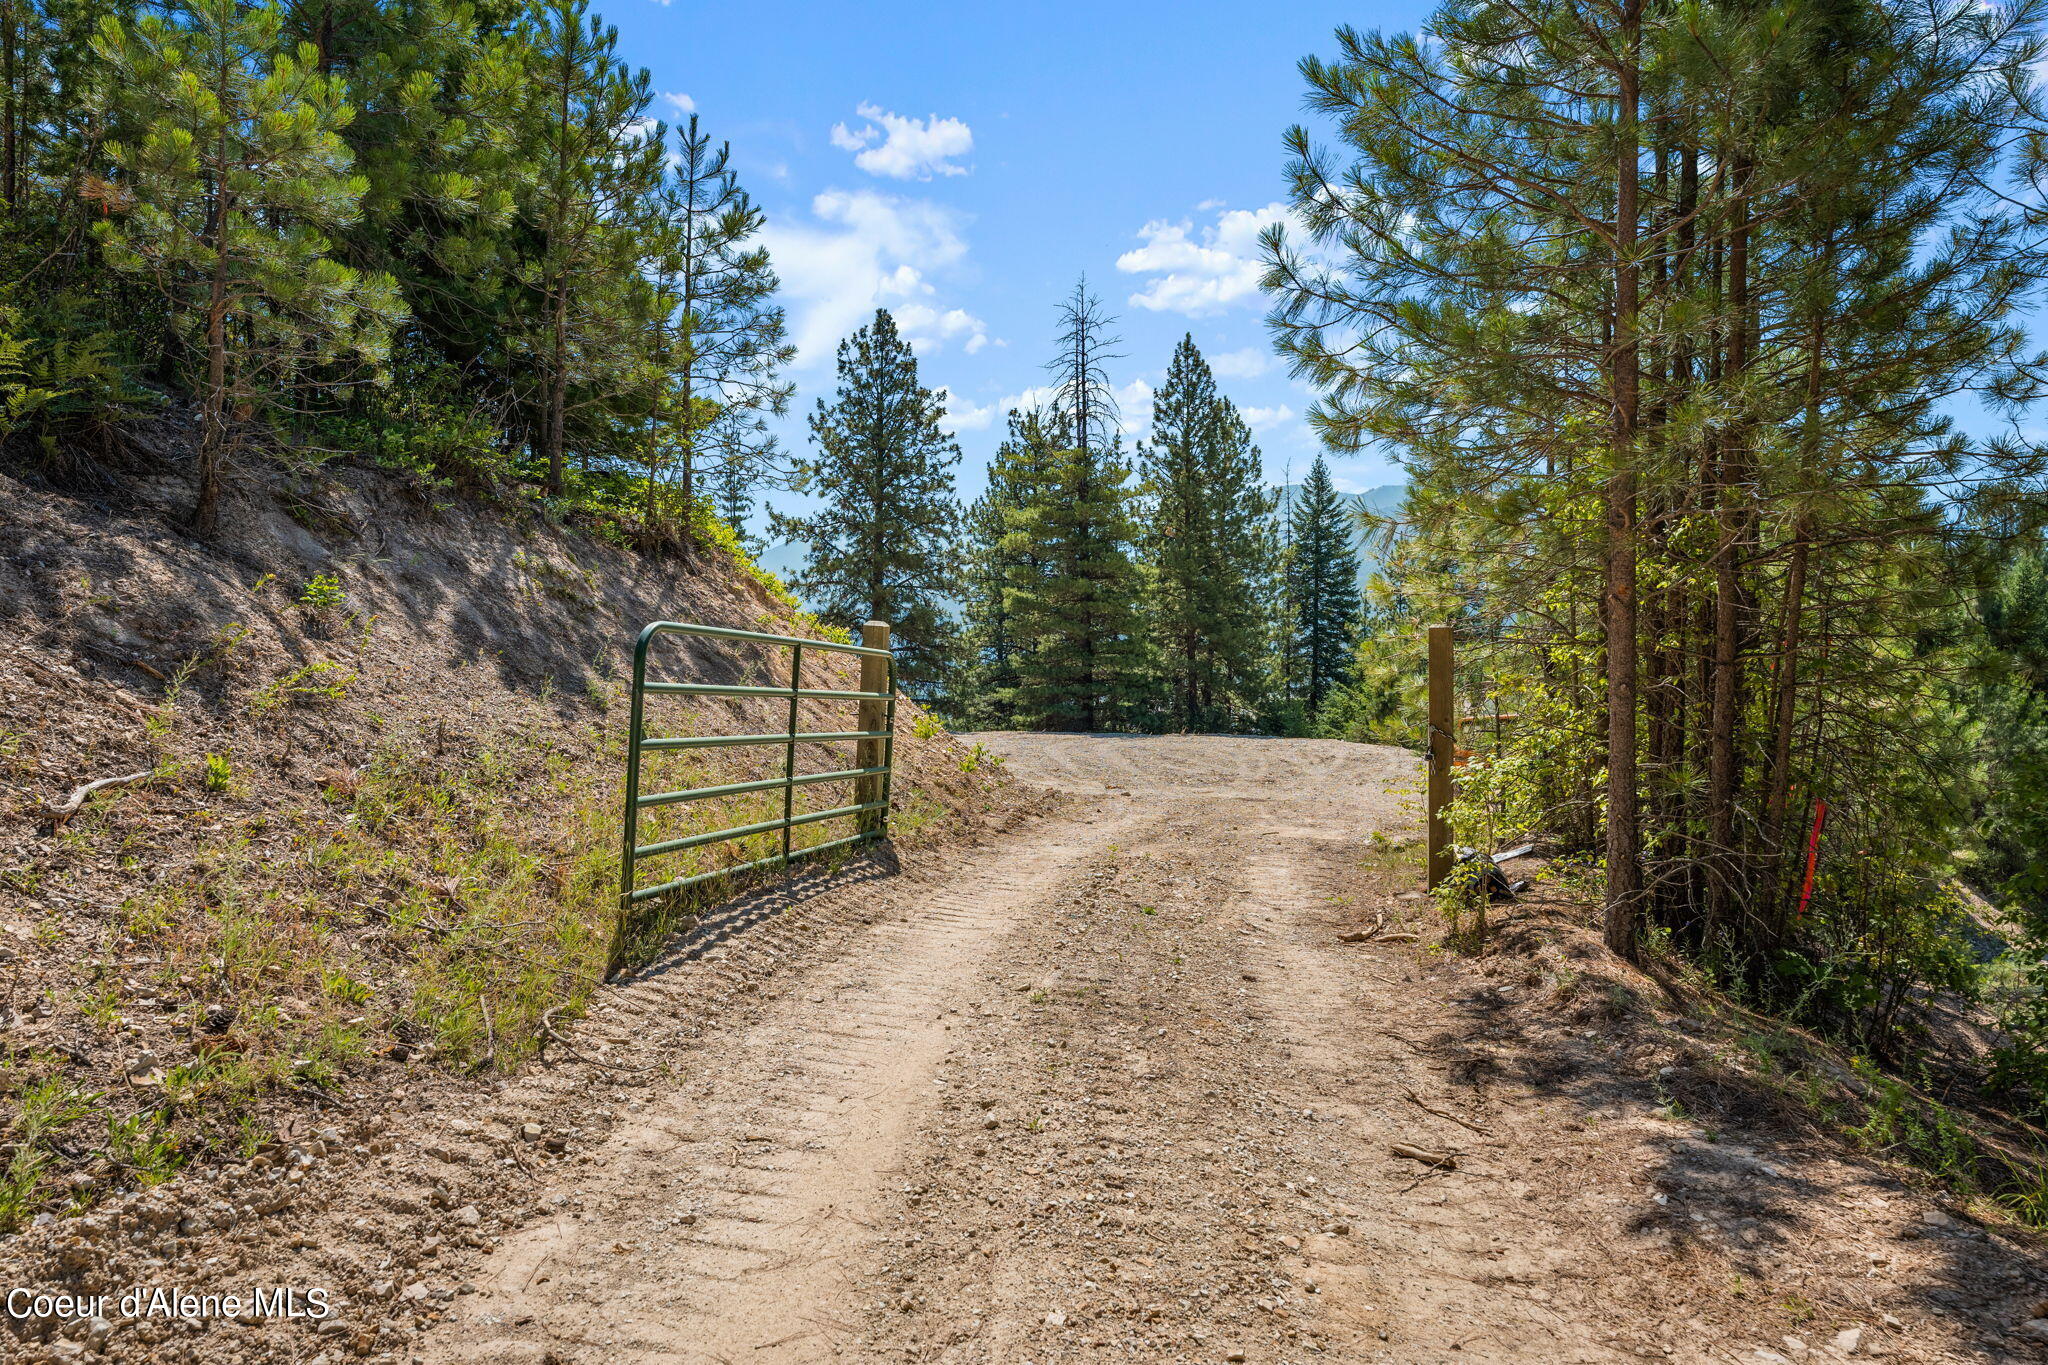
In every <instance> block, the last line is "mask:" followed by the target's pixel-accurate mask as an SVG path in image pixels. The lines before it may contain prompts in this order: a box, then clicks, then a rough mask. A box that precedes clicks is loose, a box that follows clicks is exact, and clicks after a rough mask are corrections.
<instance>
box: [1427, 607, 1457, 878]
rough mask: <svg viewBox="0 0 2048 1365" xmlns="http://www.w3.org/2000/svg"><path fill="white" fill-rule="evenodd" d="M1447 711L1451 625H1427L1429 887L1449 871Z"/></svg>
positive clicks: (1451, 726) (1450, 722) (1451, 722)
mask: <svg viewBox="0 0 2048 1365" xmlns="http://www.w3.org/2000/svg"><path fill="white" fill-rule="evenodd" d="M1457 724H1458V722H1457V719H1456V718H1455V717H1454V716H1452V714H1451V628H1450V627H1449V626H1431V627H1430V628H1429V796H1428V806H1427V809H1428V813H1429V889H1430V890H1432V891H1434V890H1435V889H1436V887H1437V884H1438V883H1439V882H1441V881H1443V879H1444V878H1445V877H1448V876H1450V875H1451V827H1450V826H1449V825H1448V824H1447V823H1445V821H1444V807H1445V806H1448V805H1449V804H1450V803H1451V753H1452V750H1453V749H1454V748H1455V747H1456V744H1457Z"/></svg>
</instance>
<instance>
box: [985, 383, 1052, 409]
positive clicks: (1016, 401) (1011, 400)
mask: <svg viewBox="0 0 2048 1365" xmlns="http://www.w3.org/2000/svg"><path fill="white" fill-rule="evenodd" d="M1054 397H1055V391H1054V389H1053V387H1052V386H1051V385H1050V384H1040V385H1037V386H1036V387H1034V388H1029V389H1026V390H1024V391H1023V392H1022V393H1013V394H1011V395H1010V396H1009V397H1008V398H1005V399H1004V400H1003V401H1002V402H1000V403H998V404H996V406H997V407H999V408H1001V409H1002V410H1003V411H1004V412H1010V411H1012V410H1014V411H1017V412H1030V411H1031V410H1032V409H1033V408H1050V407H1051V406H1052V400H1053V398H1054Z"/></svg>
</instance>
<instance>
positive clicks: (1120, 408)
mask: <svg viewBox="0 0 2048 1365" xmlns="http://www.w3.org/2000/svg"><path fill="white" fill-rule="evenodd" d="M1116 410H1117V413H1118V415H1119V416H1121V417H1122V418H1123V433H1124V435H1126V436H1136V435H1138V434H1139V433H1140V432H1143V431H1145V430H1147V429H1149V428H1150V427H1151V425H1152V386H1151V385H1150V384H1147V383H1146V382H1145V381H1144V380H1142V379H1133V380H1132V381H1131V382H1130V383H1128V384H1126V385H1124V386H1123V387H1122V388H1120V389H1118V390H1117V391H1116Z"/></svg>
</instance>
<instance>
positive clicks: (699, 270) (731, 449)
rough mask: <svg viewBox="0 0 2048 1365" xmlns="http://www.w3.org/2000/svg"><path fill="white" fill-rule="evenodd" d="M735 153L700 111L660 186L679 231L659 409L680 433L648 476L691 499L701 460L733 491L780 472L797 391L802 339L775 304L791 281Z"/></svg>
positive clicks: (662, 346) (663, 275) (662, 326)
mask: <svg viewBox="0 0 2048 1365" xmlns="http://www.w3.org/2000/svg"><path fill="white" fill-rule="evenodd" d="M731 161H732V149H731V148H730V147H729V146H728V145H726V144H723V143H721V144H719V145H717V146H716V147H714V146H713V145H712V142H711V135H710V134H708V133H706V132H703V131H702V130H701V129H699V127H698V125H697V116H696V115H695V114H691V115H690V121H689V123H688V124H687V125H686V126H684V127H683V128H681V129H679V130H678V131H677V135H676V159H675V164H674V166H673V168H672V169H671V171H670V173H669V177H668V182H667V185H666V186H665V188H664V189H663V191H662V196H661V212H662V214H663V216H664V218H665V220H666V224H667V226H668V229H669V238H668V246H667V247H666V249H665V250H664V251H663V252H662V254H661V256H660V259H659V265H658V273H657V279H658V280H659V282H660V284H661V286H662V289H663V295H664V298H663V303H664V307H663V310H662V316H661V317H660V318H659V319H658V322H657V327H658V332H659V336H658V345H657V349H656V354H657V357H658V360H659V364H658V370H657V374H658V383H659V385H660V388H661V393H660V396H659V399H658V403H657V407H658V410H659V412H660V413H661V414H662V415H663V418H664V420H663V422H662V425H664V426H665V427H666V428H667V429H668V430H669V431H670V432H671V433H672V440H671V441H670V442H669V443H668V444H669V446H670V448H671V454H670V457H669V458H668V459H666V460H664V459H661V458H659V457H657V458H656V459H655V460H654V461H653V462H652V463H651V467H650V470H649V481H650V487H651V485H652V483H653V482H654V481H655V480H657V479H659V478H661V477H664V476H666V477H671V478H672V479H673V481H674V483H675V485H676V488H677V492H678V496H679V498H680V501H681V502H682V503H683V505H684V506H688V505H689V503H690V501H691V499H692V498H693V497H694V496H695V493H696V478H697V471H698V470H699V469H700V468H702V467H707V466H715V468H716V471H717V472H716V475H715V477H716V478H717V480H718V481H719V486H720V488H721V490H723V491H724V492H725V493H727V494H731V493H734V492H736V491H738V490H744V489H746V488H749V487H751V486H752V485H753V484H754V483H756V482H758V481H759V480H760V479H761V478H762V477H763V476H765V475H767V474H769V473H771V472H775V471H773V469H772V466H773V463H774V458H775V455H776V453H777V451H778V446H777V444H776V441H775V438H774V436H773V435H772V434H771V433H770V432H769V431H768V429H767V424H766V420H765V419H766V418H768V417H770V416H780V415H781V414H782V413H784V412H786V411H787V410H788V407H789V399H790V395H791V394H792V393H793V392H795V386H794V385H792V384H791V383H789V382H788V381H787V380H785V379H784V378H783V377H782V370H783V368H784V367H785V366H787V365H788V364H789V362H790V361H791V360H793V359H794V358H795V356H796V348H795V347H794V346H792V345H790V343H789V340H788V329H787V326H786V323H785V320H784V314H783V309H782V306H781V305H780V304H778V303H776V302H775V291H776V290H777V289H778V288H779V287H780V281H779V280H777V278H776V276H775V271H774V269H773V267H772V266H771V265H770V264H769V260H768V252H767V250H766V248H764V247H763V246H761V244H760V242H759V240H758V238H759V236H760V232H761V224H762V215H761V210H760V209H759V208H758V207H757V206H756V205H755V204H754V201H753V199H752V198H751V197H750V196H749V195H748V194H747V192H746V191H745V190H744V189H742V188H740V183H739V177H738V175H737V174H735V173H734V171H733V169H732V164H731ZM668 463H672V464H673V466H674V467H673V469H672V470H671V469H667V468H664V465H665V464H668Z"/></svg>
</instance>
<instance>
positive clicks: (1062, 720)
mask: <svg viewBox="0 0 2048 1365" xmlns="http://www.w3.org/2000/svg"><path fill="white" fill-rule="evenodd" d="M1061 426H1062V427H1063V428H1064V429H1065V430H1067V431H1071V430H1073V427H1072V424H1071V423H1061ZM1026 479H1027V481H1026V482H1025V483H1023V485H1022V487H1021V488H1020V490H1019V491H1020V495H1021V504H1020V505H1019V506H1018V507H1017V508H1016V509H1015V510H1014V511H1012V512H1011V513H1010V527H1011V530H1010V534H1009V535H1008V536H1007V537H1005V545H1004V548H1005V551H1006V554H1007V557H1008V565H1007V569H1008V574H1009V579H1008V583H1007V584H1006V591H1005V593H1004V606H1005V609H1006V611H1007V612H1008V614H1009V621H1010V632H1011V636H1012V638H1013V639H1014V641H1015V651H1016V652H1015V658H1016V671H1017V692H1016V698H1017V700H1016V713H1017V721H1018V723H1019V724H1020V725H1022V726H1025V727H1027V728H1030V729H1036V730H1083V731H1088V730H1108V729H1121V728H1129V727H1134V726H1137V725H1141V724H1142V723H1143V722H1144V721H1145V720H1146V718H1147V716H1146V712H1147V709H1148V707H1147V704H1148V702H1149V700H1150V685H1151V670H1150V667H1149V664H1150V659H1149V654H1148V651H1147V649H1146V643H1145V625H1144V619H1143V617H1142V616H1141V615H1140V614H1139V609H1138V604H1139V599H1140V596H1141V594H1142V591H1143V576H1142V573H1141V571H1140V569H1139V566H1138V563H1137V560H1136V558H1135V556H1134V554H1133V551H1134V549H1135V547H1136V542H1137V539H1138V528H1137V525H1136V523H1135V522H1134V520H1133V519H1132V503H1133V500H1134V496H1135V493H1134V489H1133V487H1132V484H1131V468H1130V465H1129V463H1128V462H1127V461H1126V460H1125V459H1124V455H1123V445H1122V441H1121V439H1119V438H1115V437H1112V438H1110V439H1109V441H1108V442H1107V443H1105V444H1100V445H1098V446H1097V447H1096V448H1094V449H1092V450H1077V449H1072V448H1068V449H1056V450H1052V451H1049V452H1047V454H1046V457H1045V461H1044V463H1043V465H1042V466H1040V467H1039V468H1037V469H1036V470H1033V471H1030V472H1029V473H1028V474H1027V475H1026ZM1027 551H1028V553H1027Z"/></svg>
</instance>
